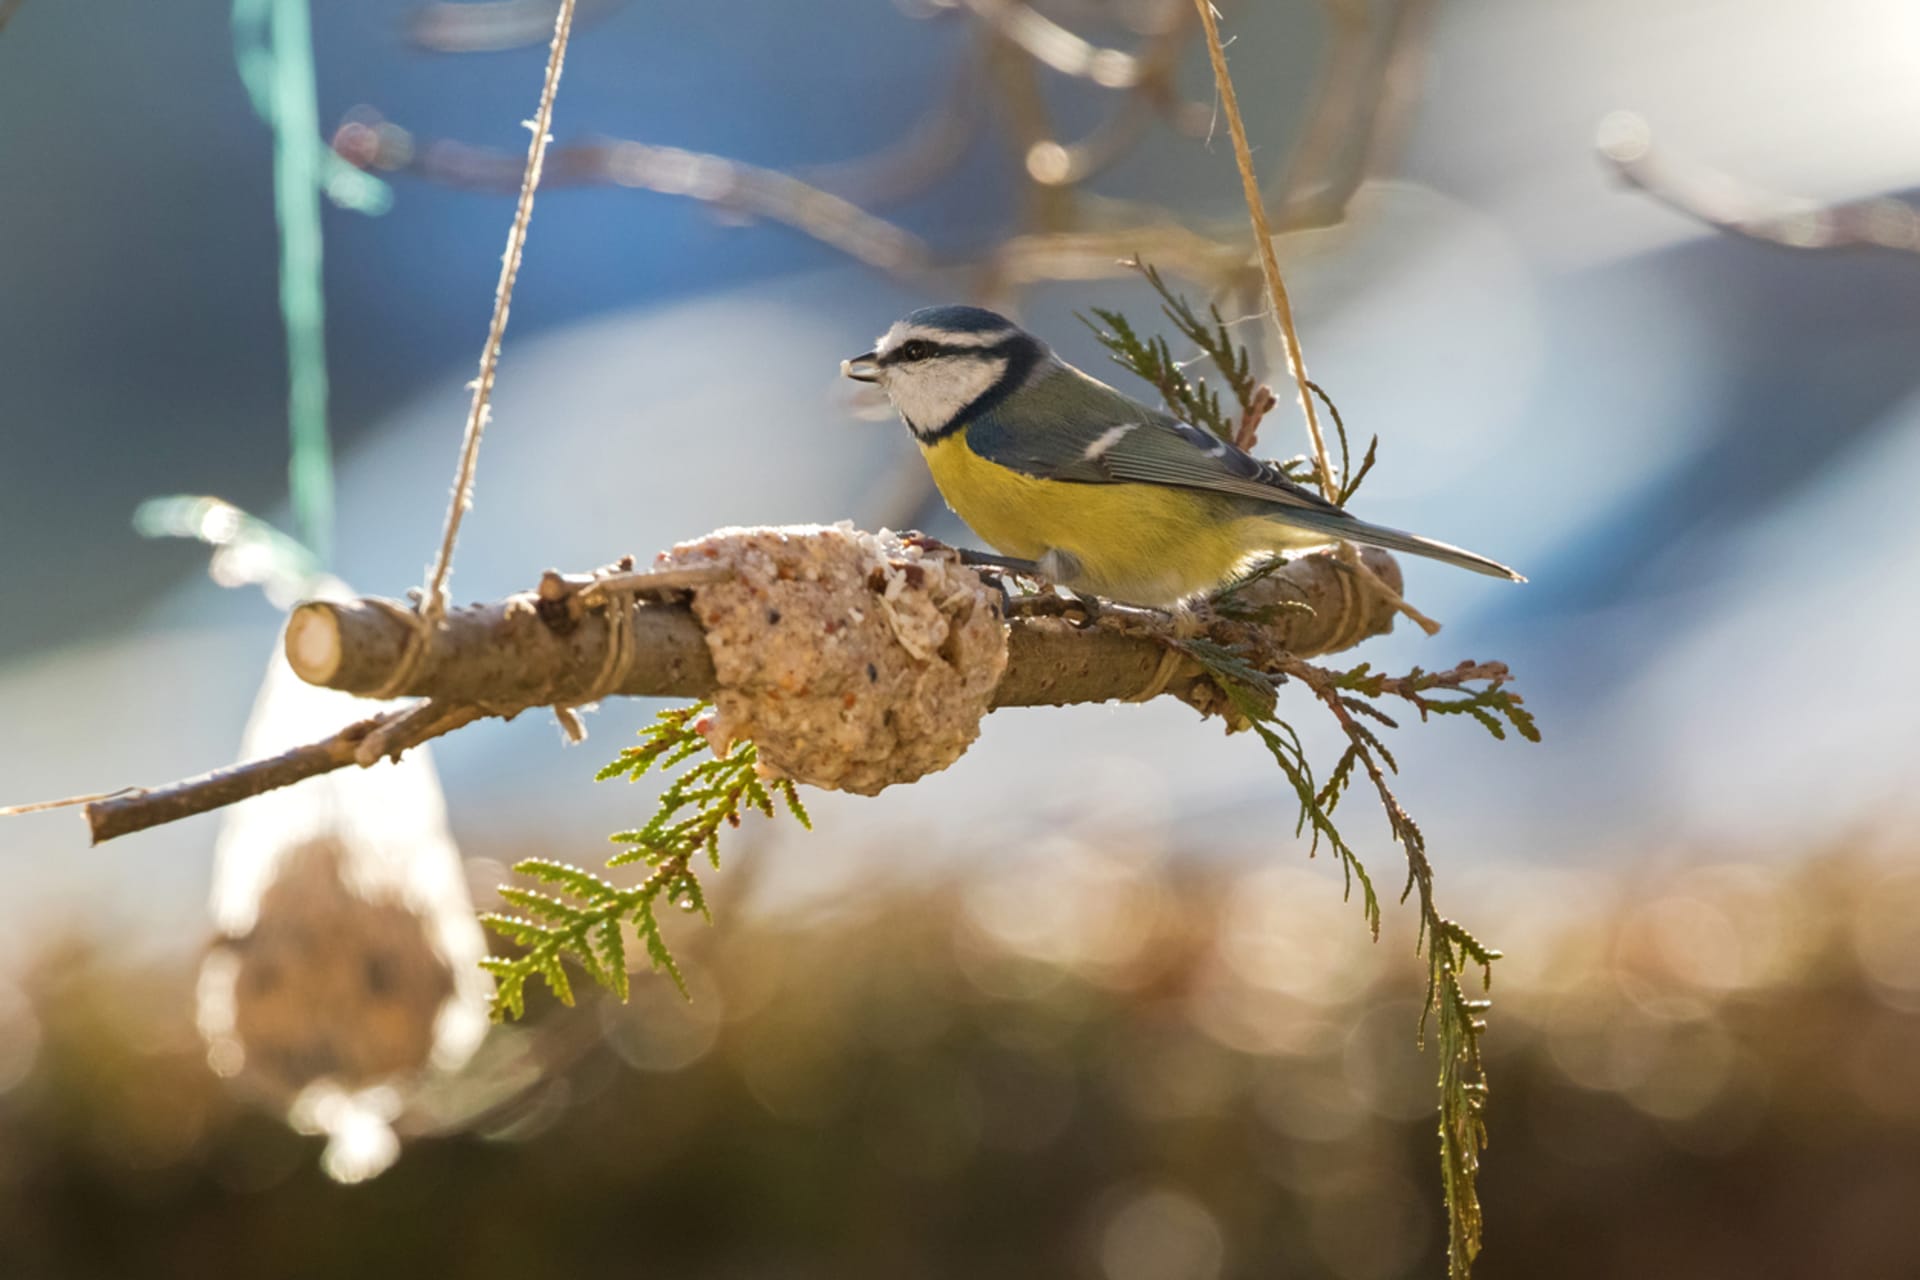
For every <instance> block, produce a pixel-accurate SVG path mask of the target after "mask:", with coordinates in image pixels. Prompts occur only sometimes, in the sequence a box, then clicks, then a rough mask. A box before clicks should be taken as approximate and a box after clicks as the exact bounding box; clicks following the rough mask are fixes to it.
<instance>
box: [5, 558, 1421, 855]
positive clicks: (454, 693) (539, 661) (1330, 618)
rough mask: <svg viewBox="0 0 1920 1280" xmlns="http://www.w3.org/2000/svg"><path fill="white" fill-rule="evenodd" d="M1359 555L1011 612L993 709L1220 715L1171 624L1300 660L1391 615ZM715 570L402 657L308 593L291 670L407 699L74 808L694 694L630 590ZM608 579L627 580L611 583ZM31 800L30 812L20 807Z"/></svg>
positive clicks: (686, 658)
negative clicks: (616, 701) (589, 705)
mask: <svg viewBox="0 0 1920 1280" xmlns="http://www.w3.org/2000/svg"><path fill="white" fill-rule="evenodd" d="M1363 555H1364V562H1365V564H1366V566H1367V568H1368V569H1369V570H1371V574H1372V575H1373V576H1376V577H1378V578H1379V580H1380V582H1381V583H1382V584H1383V585H1384V586H1385V587H1386V588H1387V589H1388V590H1387V592H1381V591H1379V590H1377V589H1370V588H1369V587H1368V586H1367V585H1365V583H1364V581H1363V578H1364V577H1365V575H1361V574H1356V573H1355V572H1354V571H1353V569H1352V568H1351V567H1350V566H1348V565H1346V564H1343V563H1341V562H1340V560H1339V559H1338V557H1337V556H1335V555H1334V554H1332V553H1318V554H1314V555H1310V556H1304V557H1301V558H1300V559H1297V560H1295V561H1293V562H1291V563H1290V564H1288V565H1287V566H1285V567H1284V568H1282V569H1280V570H1278V571H1277V572H1275V573H1272V574H1270V575H1268V576H1267V577H1265V578H1263V579H1261V580H1260V581H1258V582H1255V583H1253V584H1252V585H1250V586H1249V587H1247V588H1245V589H1244V590H1243V591H1242V592H1241V593H1239V595H1240V598H1239V599H1238V600H1237V601H1236V602H1235V603H1234V605H1233V606H1232V607H1229V606H1227V605H1224V604H1221V603H1219V602H1217V601H1216V602H1212V603H1208V604H1202V605H1199V606H1197V607H1196V608H1195V609H1194V610H1193V612H1192V613H1191V615H1190V616H1189V617H1187V618H1186V619H1184V620H1175V619H1171V618H1164V619H1163V618H1162V617H1161V616H1160V615H1155V614H1152V613H1149V612H1147V611H1143V610H1114V611H1112V612H1111V613H1110V614H1108V615H1105V616H1101V617H1098V618H1097V619H1096V620H1095V622H1093V623H1092V624H1091V625H1078V624H1076V623H1074V622H1072V621H1069V620H1068V619H1066V618H1062V617H1020V618H1015V619H1014V620H1013V621H1012V622H1010V623H1009V637H1008V645H1009V652H1008V662H1007V670H1006V674H1005V675H1004V676H1003V677H1002V678H1001V681H1000V684H999V686H998V688H997V689H996V690H995V693H994V697H993V706H994V707H995V708H1000V707H1040V706H1047V707H1058V706H1069V705H1073V704H1076V703H1092V702H1109V701H1116V700H1120V701H1135V700H1142V699H1145V698H1151V697H1157V696H1159V695H1161V694H1163V693H1164V694H1170V695H1172V696H1174V697H1176V698H1180V699H1181V700H1183V701H1185V702H1188V703H1190V704H1191V705H1194V706H1196V707H1199V708H1201V709H1202V710H1208V709H1217V708H1218V706H1219V705H1220V703H1219V699H1218V698H1217V697H1215V696H1214V692H1213V690H1212V687H1211V680H1210V677H1209V676H1207V674H1206V673H1205V672H1204V671H1203V670H1202V669H1201V668H1200V667H1199V666H1198V665H1197V664H1195V663H1194V662H1192V661H1191V660H1190V659H1187V658H1185V657H1181V658H1179V659H1178V661H1174V660H1173V659H1170V658H1169V657H1168V653H1169V647H1168V645H1167V644H1166V643H1165V641H1166V639H1167V638H1169V637H1171V636H1173V635H1174V634H1175V633H1176V632H1178V634H1180V635H1181V636H1183V637H1187V638H1191V637H1193V636H1195V635H1204V636H1206V637H1208V638H1210V639H1213V640H1214V641H1216V642H1218V643H1222V644H1227V645H1231V646H1235V647H1238V648H1240V649H1241V650H1243V651H1257V652H1258V653H1259V654H1262V655H1269V656H1271V657H1272V658H1273V660H1274V661H1273V662H1272V663H1269V664H1268V665H1272V666H1274V667H1275V669H1278V664H1279V662H1280V660H1281V656H1282V655H1285V656H1287V657H1292V658H1308V657H1313V656H1316V655H1319V654H1324V653H1331V652H1336V651H1338V650H1341V649H1346V648H1350V647H1351V646H1353V645H1355V644H1358V643H1359V642H1360V641H1362V640H1364V639H1366V638H1368V637H1369V636H1374V635H1379V634H1381V633H1383V632H1386V631H1389V630H1391V629H1392V626H1393V619H1394V603H1393V599H1394V597H1393V596H1392V595H1391V594H1390V593H1392V592H1397V591H1398V590H1399V588H1400V582H1401V578H1400V568H1399V565H1397V564H1396V563H1395V562H1394V560H1393V557H1391V556H1390V555H1388V554H1387V553H1385V552H1384V551H1379V550H1376V549H1374V548H1367V549H1366V550H1365V552H1364V553H1363ZM710 576H711V571H709V570H670V571H666V572H663V573H655V574H633V573H623V574H620V575H618V576H615V577H611V578H609V577H605V576H602V577H598V578H595V577H586V576H574V577H567V576H563V575H561V574H558V573H549V574H547V575H546V576H545V578H543V579H542V581H541V584H540V586H539V587H538V588H536V589H535V590H533V591H523V592H519V593H517V594H515V595H511V596H508V597H507V598H506V599H504V600H499V601H495V602H493V603H490V604H475V605H467V606H464V607H461V608H457V609H451V610H449V611H448V612H447V613H446V615H445V616H444V617H443V618H441V619H440V620H439V622H438V624H437V625H435V626H433V627H432V629H431V630H430V631H429V633H428V634H427V635H426V636H425V637H424V639H423V641H422V649H421V652H420V654H419V656H418V658H417V659H412V660H410V659H409V658H408V656H407V646H408V641H409V637H410V636H412V635H413V634H414V629H415V628H416V627H417V626H420V625H422V624H421V623H420V622H419V621H418V619H417V618H416V615H415V614H414V613H413V611H412V610H410V609H409V608H407V607H406V606H405V605H402V604H400V603H398V602H396V601H392V600H380V599H361V600H349V601H309V602H308V603H306V604H303V605H300V606H299V607H298V608H296V609H295V610H294V611H293V614H292V616H291V617H290V618H289V619H288V622H287V631H286V637H285V651H286V656H287V661H288V663H289V664H290V665H291V666H292V667H293V669H294V671H295V672H296V673H297V674H298V675H300V677H301V678H302V679H305V680H307V681H309V682H311V683H313V684H317V685H322V686H325V687H326V688H330V689H338V690H340V691H342V692H345V693H354V694H362V695H365V694H369V693H373V692H375V691H377V690H384V689H385V688H386V686H387V685H388V684H389V682H391V681H393V680H394V678H395V676H396V674H397V673H399V672H400V671H401V670H402V667H403V664H408V663H409V662H410V663H411V669H410V671H409V672H408V673H407V676H406V679H405V680H403V681H402V682H401V686H402V687H401V688H400V689H399V690H398V691H397V693H398V695H399V696H407V697H413V698H417V699H420V701H416V702H414V703H413V704H411V705H409V706H406V707H402V708H399V709H397V710H391V711H386V712H383V713H382V714H380V715H377V716H373V717H370V718H369V719H366V720H361V721H357V722H356V723H354V724H351V725H348V726H347V727H346V728H344V729H342V730H340V731H339V732H338V733H335V734H334V735H332V736H331V737H328V738H325V739H323V740H321V741H319V742H315V743H310V744H308V745H306V746H303V747H296V748H294V749H293V750H291V751H287V752H284V753H282V754H280V755H277V756H273V757H270V758H268V759H265V760H255V761H250V762H247V763H244V764H236V765H230V766H228V767H226V768H222V769H216V770H214V771H212V772H211V773H205V774H202V775H200V776H199V777H196V778H188V779H185V780H184V781H181V782H175V783H170V784H168V785H166V786H163V787H155V788H151V789H132V790H128V791H124V792H115V793H112V794H110V795H106V796H102V797H98V798H91V797H90V798H88V799H89V801H90V802H89V803H87V804H86V807H85V813H86V817H87V825H88V828H89V829H90V830H91V832H92V833H93V839H94V842H95V843H96V844H98V843H100V842H101V841H105V840H111V839H113V838H114V837H116V836H122V835H127V834H129V833H131V832H134V831H141V830H144V829H146V828H147V827H152V826H158V825H160V824H161V823H166V822H173V821H175V820H177V819H180V818H185V817H191V816H192V815H194V814H199V813H206V812H209V811H211V810H214V809H219V808H222V807H224V806H226V805H230V804H233V803H235V802H237V801H240V800H244V799H246V798H247V797H248V796H254V795H259V794H261V793H263V792H266V791H272V790H274V789H276V788H279V787H285V786H291V785H292V784H294V783H296V782H300V781H302V780H304V779H307V778H312V777H316V776H318V775H320V774H323V773H329V772H331V771H333V770H335V769H342V768H345V767H347V766H349V765H354V764H360V765H368V764H373V763H375V762H377V761H378V760H379V759H382V758H394V757H398V756H399V755H400V754H401V753H402V752H404V751H406V750H407V749H409V748H411V747H414V746H417V745H419V744H420V743H422V742H425V741H427V740H429V739H431V738H435V737H439V736H440V735H442V734H445V733H448V732H451V731H452V730H454V729H457V728H460V727H461V726H463V725H466V724H470V723H472V722H473V721H475V720H480V719H484V718H487V717H490V716H500V717H504V718H511V717H513V716H515V715H518V714H519V713H520V712H522V711H524V710H527V709H528V708H530V707H537V706H553V707H557V708H565V707H570V706H575V705H578V704H579V703H580V702H582V701H583V700H585V699H587V698H590V697H594V696H604V695H605V694H607V693H609V692H611V693H614V694H624V695H630V696H636V697H676V698H699V697H706V696H709V695H711V694H712V693H713V692H714V688H715V675H714V668H713V660H712V658H711V656H710V655H709V654H708V651H707V644H706V636H705V633H704V632H703V631H702V630H701V627H700V624H699V622H698V621H696V620H695V618H694V616H693V612H692V610H691V609H689V608H688V607H687V605H686V604H685V603H682V602H680V601H678V600H638V599H634V598H633V597H632V596H631V595H627V594H623V592H631V591H634V590H636V589H639V588H642V587H644V588H645V589H647V590H649V591H652V592H655V593H659V592H664V591H668V590H681V589H685V588H687V587H689V586H692V585H695V584H696V583H697V582H698V581H700V580H701V579H702V578H703V577H710ZM609 584H617V585H618V587H619V588H620V590H610V589H609ZM615 609H626V610H629V611H631V615H632V617H631V626H632V643H631V644H630V645H626V646H624V647H623V649H622V656H621V658H620V659H619V661H617V663H615V664H614V666H613V667H612V668H611V669H610V667H609V657H608V650H609V645H610V643H611V642H612V640H613V637H614V633H615V629H614V626H613V625H612V624H611V623H610V622H609V617H610V614H609V611H610V610H615ZM30 808H32V806H23V807H22V809H21V811H22V812H25V811H28V810H29V809H30Z"/></svg>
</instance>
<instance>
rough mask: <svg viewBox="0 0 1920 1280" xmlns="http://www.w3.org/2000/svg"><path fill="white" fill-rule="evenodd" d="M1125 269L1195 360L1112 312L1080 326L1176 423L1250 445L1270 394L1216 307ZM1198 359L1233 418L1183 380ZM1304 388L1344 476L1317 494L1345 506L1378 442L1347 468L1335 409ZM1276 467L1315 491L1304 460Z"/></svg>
mask: <svg viewBox="0 0 1920 1280" xmlns="http://www.w3.org/2000/svg"><path fill="white" fill-rule="evenodd" d="M1128 265H1129V266H1131V267H1133V269H1134V270H1136V271H1138V272H1139V273H1140V274H1141V276H1142V277H1143V278H1144V279H1145V280H1146V282H1147V283H1148V284H1149V285H1150V286H1152V288H1153V291H1154V292H1155V293H1157V294H1159V295H1160V311H1161V314H1163V315H1164V316H1166V318H1167V320H1168V321H1169V322H1170V323H1171V324H1172V325H1173V327H1174V328H1175V329H1176V330H1177V331H1178V332H1179V334H1180V336H1181V337H1182V338H1184V339H1185V340H1186V341H1188V342H1190V343H1192V344H1193V345H1194V346H1196V347H1198V348H1199V350H1200V356H1196V357H1194V358H1193V359H1190V360H1186V361H1181V360H1177V359H1175V358H1174V355H1173V348H1172V347H1171V346H1170V345H1169V343H1168V342H1167V340H1166V339H1165V338H1163V337H1157V336H1156V337H1150V338H1149V337H1142V336H1141V335H1140V333H1139V332H1138V331H1137V330H1136V329H1135V328H1134V327H1133V325H1132V323H1131V322H1130V321H1129V320H1128V319H1127V318H1126V317H1125V316H1124V315H1122V314H1120V313H1119V312H1117V311H1108V310H1104V309H1101V308H1099V307H1096V308H1094V309H1093V314H1094V316H1095V318H1096V319H1097V320H1098V321H1099V323H1097V324H1096V323H1095V322H1094V321H1093V320H1089V319H1087V317H1085V316H1081V317H1080V321H1081V323H1082V324H1085V325H1086V326H1087V327H1088V328H1089V329H1092V330H1093V333H1094V336H1095V337H1096V338H1098V339H1099V341H1100V345H1101V346H1103V347H1105V348H1106V349H1107V352H1108V354H1109V355H1110V356H1111V357H1112V359H1113V362H1114V363H1115V364H1117V365H1119V366H1120V367H1121V368H1123V369H1125V370H1126V371H1127V372H1129V373H1131V374H1133V375H1134V376H1136V377H1138V378H1140V379H1142V380H1144V381H1145V382H1147V383H1150V384H1151V385H1152V386H1153V388H1154V390H1156V391H1158V392H1159V393H1160V399H1161V401H1162V402H1163V403H1165V405H1166V407H1167V412H1169V413H1171V414H1172V415H1173V416H1174V417H1176V418H1179V419H1180V420H1181V421H1182V422H1188V423H1191V424H1193V425H1194V426H1199V427H1205V428H1206V429H1207V430H1209V431H1211V432H1213V433H1214V434H1215V435H1217V436H1219V437H1220V438H1221V439H1222V440H1225V441H1227V442H1229V443H1233V444H1238V445H1240V446H1241V447H1242V448H1247V447H1250V446H1251V443H1252V440H1251V437H1252V435H1253V430H1254V428H1255V427H1257V425H1258V423H1259V419H1260V418H1261V416H1263V415H1264V414H1265V413H1266V412H1267V411H1268V410H1269V409H1270V408H1272V406H1273V404H1274V396H1273V392H1272V390H1271V389H1270V388H1268V387H1266V386H1265V385H1263V384H1262V383H1261V382H1260V380H1259V379H1258V378H1257V377H1255V376H1254V373H1253V357H1252V354H1251V353H1250V352H1249V351H1248V349H1247V348H1246V347H1244V346H1242V345H1240V344H1239V343H1236V342H1235V341H1234V340H1233V334H1232V331H1231V329H1230V327H1229V326H1228V323H1227V321H1226V319H1225V317H1223V316H1222V315H1221V314H1220V308H1219V307H1218V306H1217V305H1212V304H1210V305H1209V306H1208V307H1207V313H1206V315H1205V316H1202V315H1200V314H1199V313H1198V312H1197V311H1195V309H1194V306H1193V304H1192V303H1190V302H1189V301H1187V299H1186V298H1185V297H1184V296H1182V295H1181V294H1179V293H1177V292H1175V291H1174V290H1173V289H1172V288H1171V287H1170V286H1169V285H1168V284H1167V282H1166V280H1165V278H1163V277H1162V276H1161V274H1160V272H1159V270H1158V269H1157V268H1155V267H1153V266H1151V265H1149V264H1147V263H1143V262H1139V261H1137V260H1135V261H1132V262H1130V263H1129V264H1128ZM1200 357H1205V359H1206V361H1207V362H1208V363H1210V364H1212V365H1213V367H1214V368H1215V369H1216V370H1217V371H1218V372H1219V375H1220V378H1221V380H1222V381H1223V382H1224V383H1225V384H1226V386H1227V389H1228V390H1229V391H1230V392H1232V393H1233V398H1234V401H1235V403H1236V404H1237V405H1238V406H1239V411H1240V412H1239V416H1238V418H1237V419H1236V418H1232V417H1229V416H1228V413H1227V411H1226V409H1225V408H1224V406H1223V405H1222V403H1221V400H1220V393H1219V392H1218V391H1216V390H1214V389H1213V388H1212V387H1209V386H1208V385H1207V380H1206V378H1205V377H1204V376H1199V375H1195V376H1192V377H1189V376H1188V370H1189V369H1190V368H1192V367H1193V366H1194V365H1196V364H1198V363H1199V361H1200ZM1307 386H1308V387H1309V388H1310V389H1311V390H1312V392H1313V394H1314V395H1316V396H1318V397H1319V398H1320V402H1321V403H1322V404H1324V405H1326V406H1327V411H1328V413H1329V414H1330V415H1331V416H1332V418H1333V425H1334V432H1335V439H1336V441H1337V443H1338V444H1339V447H1340V467H1339V471H1338V473H1337V474H1338V475H1340V476H1343V477H1345V478H1344V479H1343V480H1340V481H1339V482H1338V486H1339V488H1338V492H1336V493H1329V494H1326V495H1325V496H1326V498H1327V499H1328V500H1329V501H1331V502H1333V503H1335V504H1337V505H1339V506H1345V505H1346V504H1347V502H1348V500H1349V499H1351V498H1352V497H1353V495H1354V493H1355V492H1357V491H1358V490H1359V488H1360V483H1361V481H1363V480H1365V479H1366V478H1367V473H1368V472H1370V471H1372V470H1373V466H1374V463H1375V461H1376V460H1377V459H1378V457H1379V446H1380V437H1379V436H1377V435H1376V436H1374V437H1373V439H1372V440H1371V441H1370V442H1369V443H1368V445H1367V451H1366V454H1365V455H1364V456H1363V457H1362V458H1361V460H1360V466H1359V467H1358V468H1357V469H1355V468H1354V467H1353V466H1352V458H1351V455H1350V453H1349V449H1348V442H1347V426H1346V423H1345V421H1344V420H1342V418H1341V416H1340V410H1339V409H1338V408H1337V407H1336V406H1335V405H1334V403H1333V400H1332V399H1331V398H1330V397H1329V396H1328V395H1327V393H1326V391H1325V389H1324V388H1322V387H1321V386H1320V385H1319V384H1318V383H1314V382H1309V383H1308V384H1307ZM1277 465H1278V466H1279V467H1280V470H1281V472H1282V473H1283V474H1284V475H1285V476H1286V477H1287V479H1289V480H1291V481H1293V482H1294V483H1296V484H1304V485H1310V486H1312V487H1314V488H1316V489H1317V488H1320V487H1321V486H1320V477H1319V473H1318V470H1317V468H1315V467H1314V466H1313V465H1312V464H1311V462H1310V461H1309V460H1308V459H1307V458H1305V457H1294V458H1288V459H1286V460H1285V461H1284V462H1280V463H1278V464H1277Z"/></svg>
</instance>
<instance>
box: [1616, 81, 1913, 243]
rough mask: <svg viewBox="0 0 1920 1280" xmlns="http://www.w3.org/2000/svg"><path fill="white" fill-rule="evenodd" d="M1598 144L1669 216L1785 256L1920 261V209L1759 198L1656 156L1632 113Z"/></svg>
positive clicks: (1718, 176) (1727, 180)
mask: <svg viewBox="0 0 1920 1280" xmlns="http://www.w3.org/2000/svg"><path fill="white" fill-rule="evenodd" d="M1595 145H1596V147H1597V148H1598V150H1599V153H1600V157H1601V159H1602V161H1604V162H1605V163H1606V164H1607V165H1608V166H1609V167H1610V168H1611V169H1612V170H1613V172H1614V174H1615V175H1616V176H1618V177H1619V178H1620V180H1621V181H1623V182H1625V183H1627V184H1628V185H1629V186H1632V187H1636V188H1638V189H1639V190H1641V191H1644V192H1646V193H1647V194H1648V195H1650V196H1652V197H1653V198H1654V199H1655V200H1658V201H1659V202H1660V203H1661V204H1664V205H1666V206H1667V207H1668V208H1669V209H1673V210H1675V211H1676V212H1679V213H1683V214H1686V215H1687V216H1688V217H1690V218H1693V219H1695V220H1696V221H1699V222H1703V223H1705V224H1706V225H1707V226H1709V227H1712V228H1714V229H1716V230H1719V231H1725V232H1727V233H1729V234H1731V235H1737V236H1743V237H1745V238H1746V239H1749V240H1759V241H1763V242H1765V243H1767V244H1775V245H1780V246H1782V247H1784V248H1788V249H1889V250H1892V251H1894V252H1896V253H1911V254H1920V209H1916V208H1915V207H1914V206H1913V205H1911V204H1909V203H1907V202H1906V201H1904V200H1896V199H1894V198H1893V197H1891V196H1880V197H1877V198H1874V199H1871V200H1854V201H1849V202H1847V203H1844V204H1836V205H1821V204H1819V203H1818V202H1816V201H1813V200H1804V199H1799V198H1796V197H1792V196H1783V195H1779V194H1777V193H1774V192H1770V191H1762V190H1760V189H1758V188H1756V187H1753V186H1750V185H1748V184H1747V183H1744V182H1742V181H1740V180H1739V179H1737V178H1734V177H1731V176H1729V175H1727V174H1724V173H1720V172H1718V171H1716V170H1713V169H1709V168H1707V167H1706V166H1704V165H1701V164H1698V163H1696V162H1694V161H1693V160H1691V159H1688V158H1684V157H1680V156H1675V155H1673V154H1672V153H1670V152H1668V151H1665V150H1656V148H1655V147H1654V143H1653V129H1652V126H1650V125H1649V124H1648V123H1647V121H1646V119H1645V118H1644V117H1642V116H1639V115H1636V114H1635V113H1633V112H1631V111H1616V112H1613V113H1612V114H1611V115H1609V116H1607V117H1606V119H1604V120H1602V121H1601V122H1600V127H1599V130H1598V134H1597V137H1596V141H1595Z"/></svg>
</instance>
